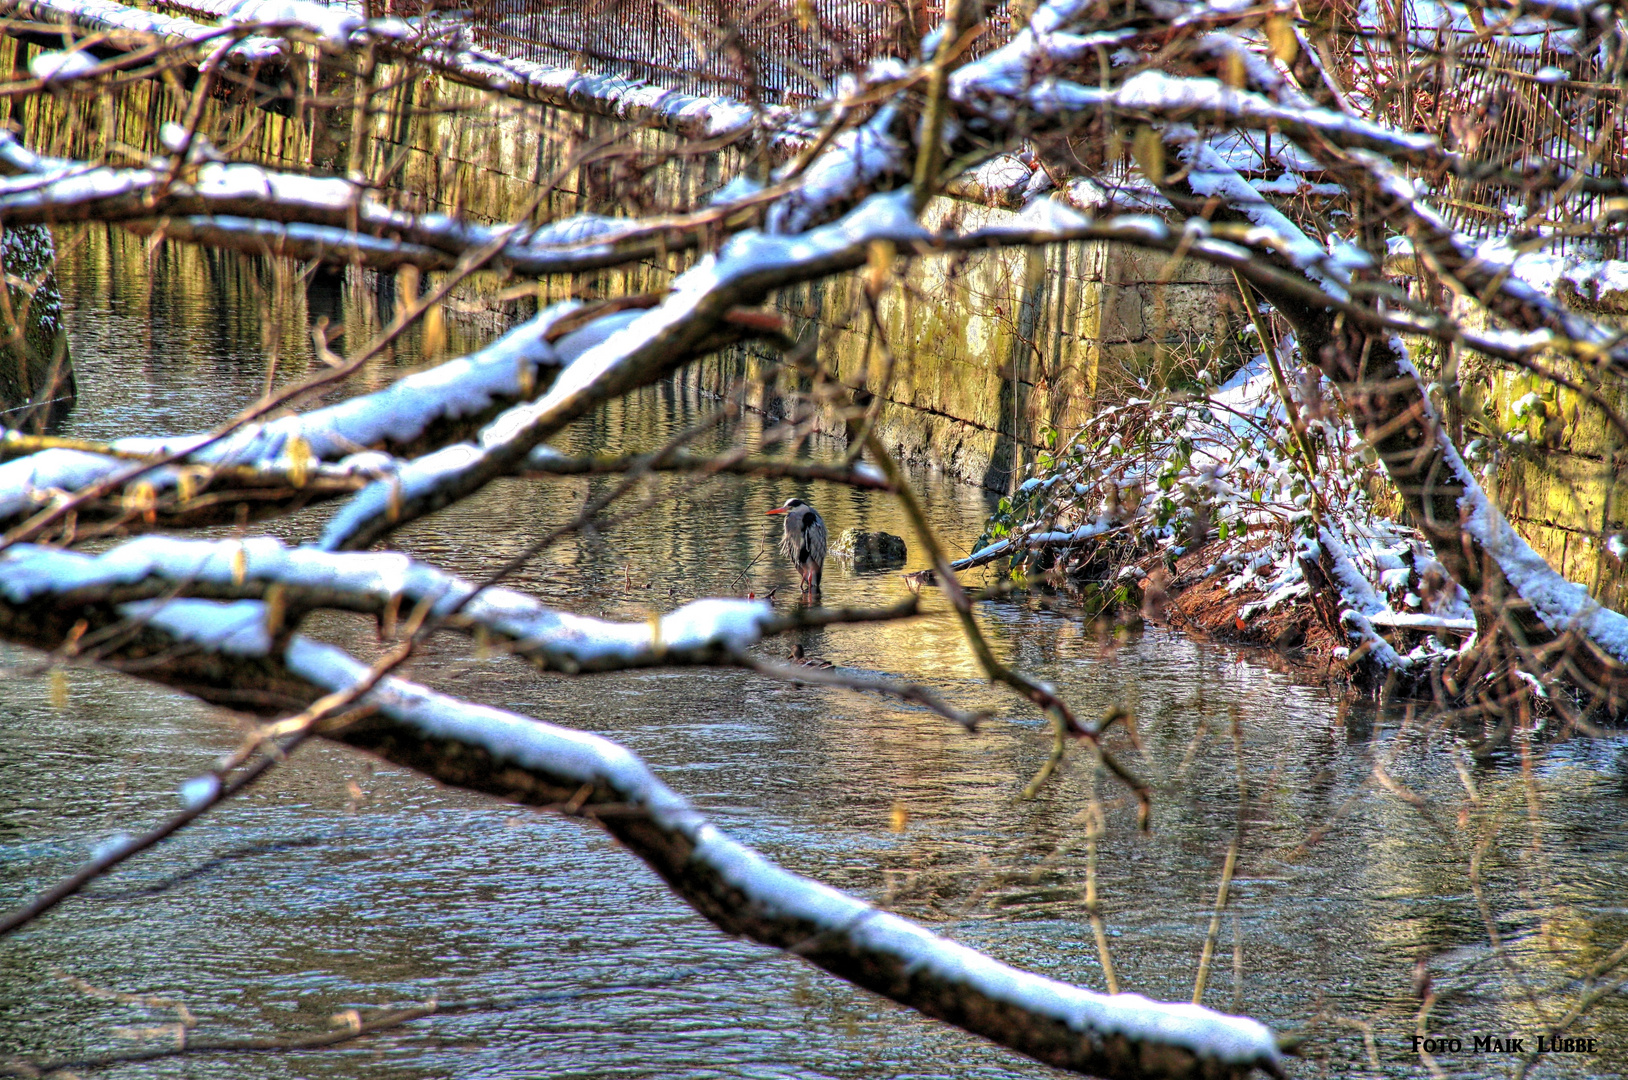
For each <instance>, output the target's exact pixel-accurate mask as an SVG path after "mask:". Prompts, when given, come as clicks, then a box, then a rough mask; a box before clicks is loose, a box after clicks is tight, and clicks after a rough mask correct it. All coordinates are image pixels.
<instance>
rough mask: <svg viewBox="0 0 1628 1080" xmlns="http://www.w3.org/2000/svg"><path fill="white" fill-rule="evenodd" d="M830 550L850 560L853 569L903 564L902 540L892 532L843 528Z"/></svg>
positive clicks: (869, 568)
mask: <svg viewBox="0 0 1628 1080" xmlns="http://www.w3.org/2000/svg"><path fill="white" fill-rule="evenodd" d="M831 552H832V554H834V555H838V556H841V557H842V558H844V559H847V560H849V561H850V562H852V563H853V564H854V569H855V570H880V569H882V568H883V567H888V566H903V565H904V555H905V551H904V540H903V539H902V538H901V537H897V536H894V535H893V534H892V533H886V532H866V531H865V530H863V529H844V530H842V535H840V536H838V537H837V542H836V544H835V545H833V546H832V548H831Z"/></svg>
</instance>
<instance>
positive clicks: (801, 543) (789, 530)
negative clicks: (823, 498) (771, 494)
mask: <svg viewBox="0 0 1628 1080" xmlns="http://www.w3.org/2000/svg"><path fill="white" fill-rule="evenodd" d="M769 513H770V514H771V515H774V514H784V515H785V518H786V521H785V530H784V532H783V533H782V535H781V537H780V550H781V551H782V552H784V553H785V555H786V558H788V559H790V560H791V561H792V564H793V565H795V566H796V567H797V574H798V576H799V577H801V578H802V581H803V596H804V597H805V598H807V599H811V600H814V601H816V602H818V600H819V598H820V578H821V577H822V576H823V575H824V573H825V552H826V546H827V542H828V537H827V535H826V531H825V519H824V518H822V517H820V512H819V511H818V510H816V509H814V508H813V507H812V506H810V505H808V503H806V502H804V501H803V500H802V499H797V498H791V499H787V500H786V501H785V504H784V505H782V506H778V507H776V508H775V509H773V510H770V511H769Z"/></svg>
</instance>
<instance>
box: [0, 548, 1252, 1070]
mask: <svg viewBox="0 0 1628 1080" xmlns="http://www.w3.org/2000/svg"><path fill="white" fill-rule="evenodd" d="M4 559H5V561H4V570H5V572H4V573H3V574H0V634H4V636H6V637H8V638H10V639H11V640H14V641H18V640H20V641H25V642H27V643H29V644H32V645H35V646H37V647H44V648H56V647H60V646H61V645H62V644H64V643H65V641H67V640H72V638H70V637H69V635H70V634H74V633H75V632H74V631H72V630H71V629H70V624H71V623H72V622H73V621H74V620H75V619H77V618H80V617H81V613H83V612H94V613H95V614H97V615H98V617H99V618H100V619H102V620H103V621H105V620H107V619H109V618H123V619H130V620H134V623H135V625H137V626H139V627H140V630H141V632H140V634H139V635H138V634H127V635H125V636H124V638H123V639H122V644H121V645H120V646H119V650H117V651H116V652H115V654H114V655H110V656H106V657H104V661H105V662H108V663H112V664H114V665H115V666H117V665H118V664H119V663H120V662H121V659H122V658H123V657H124V656H125V655H129V656H132V657H135V656H140V657H145V658H146V660H145V661H144V663H143V664H142V667H141V670H142V673H143V675H144V677H147V678H150V679H159V680H161V681H165V682H169V683H171V684H172V685H178V686H182V687H183V688H186V689H189V690H192V691H193V692H196V693H199V694H200V695H201V696H204V697H206V698H207V699H209V700H214V701H222V702H225V703H229V704H234V705H239V706H243V705H245V704H248V705H250V706H251V707H258V708H261V709H265V708H266V707H268V706H271V705H274V704H283V705H285V706H286V705H287V704H291V703H295V702H304V703H308V702H310V701H313V700H315V699H316V698H318V697H320V696H321V695H323V694H325V693H338V692H343V691H345V690H346V689H348V688H349V687H351V686H353V685H355V684H357V683H358V682H360V681H361V680H363V679H366V678H368V677H369V675H370V672H369V669H368V668H367V666H366V665H364V664H362V663H360V662H359V661H357V660H355V659H353V658H352V657H350V656H349V655H348V654H346V653H345V652H343V651H342V650H340V649H337V648H335V647H333V646H330V645H324V644H319V643H317V642H314V641H311V640H309V639H306V638H304V637H301V636H299V635H292V636H287V637H284V636H282V635H280V634H279V633H278V632H277V627H276V625H275V619H274V618H273V613H272V610H271V608H272V606H273V605H271V604H270V603H263V602H259V601H252V600H240V601H237V602H233V603H215V602H211V601H206V600H196V599H145V600H127V601H124V602H110V601H107V600H106V599H105V596H106V594H105V593H99V594H98V595H99V596H101V597H102V599H99V600H97V601H95V602H87V603H85V604H84V606H82V607H79V608H74V607H73V606H71V604H72V602H73V600H74V599H75V598H76V597H77V598H80V599H81V600H84V599H86V598H87V597H88V596H89V595H90V594H89V593H88V592H87V590H102V589H107V588H109V587H113V586H116V585H118V584H120V583H127V582H129V581H131V580H145V579H146V578H147V577H148V576H150V575H153V574H155V573H156V574H157V575H158V576H160V577H165V578H168V579H170V580H172V581H174V580H180V579H186V580H190V581H192V582H195V583H198V582H205V581H207V582H213V583H217V584H230V583H231V582H232V581H233V580H234V579H235V580H240V581H247V580H249V575H251V574H252V575H256V579H257V580H260V581H273V580H275V581H276V582H278V583H281V584H283V585H284V586H285V587H288V588H293V587H297V586H298V587H308V588H322V587H327V588H354V589H355V590H357V592H358V593H359V594H362V593H367V594H371V595H373V596H374V597H377V598H381V599H382V598H385V597H388V596H405V595H409V594H412V593H424V594H425V595H426V596H428V597H432V598H435V599H432V600H431V602H432V603H435V604H437V605H438V606H439V605H447V606H451V605H452V604H455V603H456V602H457V600H456V599H454V597H459V596H460V590H461V589H467V586H466V585H462V584H461V583H459V584H454V583H453V582H451V581H450V579H446V578H445V577H444V576H439V575H437V574H436V573H435V572H434V571H431V570H429V569H428V568H424V567H419V566H415V565H414V564H412V563H410V562H409V561H408V560H406V559H405V558H403V557H401V556H370V555H346V556H335V555H325V554H321V553H316V552H309V551H305V552H302V551H298V550H290V549H286V548H282V547H281V546H279V545H277V544H275V543H274V542H271V541H254V542H251V543H249V544H246V545H239V544H238V543H237V542H235V541H226V542H222V543H219V544H197V543H192V544H177V543H176V542H175V541H168V540H141V541H134V542H132V543H129V544H126V545H123V546H122V548H120V549H117V550H116V551H115V552H111V553H109V554H107V555H104V556H101V557H96V558H92V557H89V556H84V555H80V554H76V553H70V552H61V551H51V550H46V549H39V548H20V549H13V550H12V551H11V552H9V553H7V554H6V556H5V557H4ZM437 590H440V591H439V592H438V591H437ZM46 599H51V600H56V601H60V603H51V604H42V603H41V601H42V600H46ZM64 605H68V606H66V607H64ZM468 606H469V608H470V609H472V610H477V611H483V612H485V613H486V616H487V618H488V619H489V620H490V621H493V622H501V621H504V620H508V621H509V624H510V625H511V627H512V628H513V629H515V630H517V631H519V630H522V629H529V630H531V631H534V632H535V633H534V634H533V640H547V641H549V642H550V647H551V648H554V649H556V650H559V655H561V656H564V655H569V656H571V657H572V658H573V659H574V660H575V661H576V662H579V663H581V664H582V665H583V666H584V667H589V666H593V665H595V664H600V663H607V662H612V663H626V662H629V661H636V660H638V659H640V658H642V657H647V656H649V655H651V650H656V651H658V652H659V651H660V650H662V649H665V650H666V651H667V652H668V653H669V654H670V655H672V656H675V657H676V656H681V655H683V654H685V652H686V651H691V650H704V649H711V648H715V647H718V646H719V645H720V644H725V645H727V646H728V647H729V648H734V649H741V648H744V647H745V646H747V645H749V644H750V643H751V642H753V641H755V640H756V639H757V637H758V636H759V635H760V634H761V632H762V630H763V629H764V627H765V626H766V624H767V622H768V619H769V611H768V608H767V605H764V604H760V603H753V602H747V601H717V600H715V601H703V602H700V603H698V604H692V605H689V606H688V607H686V608H683V609H680V610H679V611H677V612H674V613H672V614H671V615H669V616H667V617H666V618H664V619H663V620H662V622H661V624H660V625H659V628H657V627H653V626H652V625H650V624H640V625H638V626H636V627H631V628H630V627H627V626H618V625H617V624H610V623H604V622H601V621H599V620H591V619H574V618H571V617H567V616H561V615H559V614H558V613H549V612H539V611H538V610H536V609H535V608H534V607H531V606H528V603H527V602H525V601H524V598H520V597H518V596H517V595H516V594H508V593H504V592H501V591H491V592H488V593H486V594H483V595H482V596H480V597H477V598H476V599H475V600H473V601H472V602H470V604H469V605H468ZM48 610H50V611H56V612H59V613H60V614H58V615H53V616H50V617H43V618H42V617H41V613H43V612H45V611H48ZM82 632H83V627H81V628H80V631H79V633H82ZM658 639H659V640H658ZM155 657H156V658H157V660H156V661H155V659H154V658H155ZM362 703H363V704H364V705H366V706H369V707H371V708H372V709H373V710H375V711H374V712H373V713H372V715H370V716H365V717H363V718H362V719H359V720H355V721H352V722H350V723H348V724H347V725H345V726H343V727H340V728H338V729H336V730H332V731H330V732H329V733H328V734H329V737H331V738H334V739H337V740H339V741H342V742H345V743H348V744H350V745H352V746H356V747H358V748H360V749H363V750H367V751H369V752H372V753H375V754H378V755H379V756H381V757H383V758H385V759H387V760H389V761H392V762H394V763H396V764H400V765H404V766H407V767H409V768H413V769H416V770H418V771H420V772H423V773H425V774H426V775H429V776H431V777H433V778H435V779H437V780H440V781H442V782H444V783H449V784H454V785H457V786H460V787H464V788H468V789H471V790H475V791H483V792H486V793H489V794H493V795H496V796H498V797H500V798H505V799H509V800H511V801H515V802H520V803H525V804H530V805H536V806H544V807H552V808H561V807H569V809H570V810H571V812H573V813H577V814H579V815H581V816H583V817H586V818H588V819H590V820H593V821H595V822H597V823H598V824H600V825H601V826H602V827H603V828H605V829H606V830H607V831H609V832H610V833H611V834H612V835H614V836H615V837H616V838H617V839H618V840H620V841H621V842H622V843H623V845H624V846H626V847H627V848H628V849H629V850H631V851H633V852H634V853H635V854H636V855H638V856H639V857H640V858H642V859H643V860H645V862H646V863H648V864H649V865H650V866H651V868H652V869H654V870H655V871H656V872H657V873H658V874H660V875H661V876H662V877H663V879H664V880H666V881H667V883H668V884H669V885H670V886H671V887H672V888H673V889H674V890H675V891H676V892H677V893H678V894H679V895H680V896H682V897H683V898H684V899H685V900H686V901H688V902H689V903H690V904H691V905H692V906H694V907H695V908H696V910H697V911H699V912H700V913H701V914H703V915H705V916H706V917H707V918H709V919H711V920H712V921H713V922H715V923H717V924H718V925H719V926H720V927H721V928H722V929H724V930H726V931H728V932H730V933H737V934H742V935H745V936H748V937H750V938H752V939H753V940H756V941H759V942H762V943H764V944H767V945H771V946H774V947H776V948H781V949H786V950H790V951H794V952H795V953H796V955H798V956H800V957H802V958H803V959H805V960H808V961H809V962H811V963H813V964H816V965H818V966H820V967H822V968H824V969H826V970H827V971H830V972H832V973H833V974H836V975H838V976H839V977H842V978H845V979H848V980H849V981H851V982H854V983H856V984H857V985H860V986H863V987H865V988H867V989H871V990H874V991H876V992H877V993H880V994H883V995H885V996H888V997H891V998H893V999H894V1000H896V1001H899V1002H901V1003H903V1004H905V1005H908V1006H911V1007H913V1008H916V1009H919V1010H920V1011H922V1012H924V1013H926V1014H928V1015H930V1016H935V1017H939V1018H941V1019H944V1020H947V1021H949V1022H951V1023H955V1024H958V1025H960V1026H961V1027H964V1028H966V1029H967V1030H969V1031H972V1032H974V1033H977V1034H980V1035H984V1036H985V1037H988V1038H990V1039H992V1040H994V1041H996V1042H998V1043H1000V1044H1002V1045H1005V1046H1008V1047H1010V1048H1012V1049H1014V1050H1017V1051H1018V1052H1020V1053H1024V1054H1028V1055H1029V1056H1031V1057H1034V1058H1036V1059H1038V1060H1041V1061H1045V1062H1047V1063H1050V1064H1053V1065H1057V1066H1060V1067H1064V1068H1070V1069H1074V1070H1076V1071H1081V1072H1089V1073H1091V1074H1093V1075H1099V1076H1109V1077H1138V1078H1145V1077H1187V1076H1193V1077H1197V1076H1205V1077H1211V1076H1243V1075H1246V1074H1248V1073H1249V1072H1251V1071H1252V1070H1255V1069H1264V1070H1266V1071H1269V1072H1272V1073H1274V1074H1276V1073H1278V1072H1279V1071H1280V1066H1279V1061H1280V1058H1279V1054H1278V1050H1277V1046H1276V1041H1275V1038H1274V1036H1273V1034H1272V1032H1271V1031H1270V1030H1268V1029H1267V1028H1265V1027H1264V1026H1262V1025H1260V1024H1258V1023H1256V1022H1255V1021H1252V1020H1247V1019H1244V1018H1240V1017H1228V1016H1223V1015H1221V1014H1218V1013H1215V1012H1212V1011H1210V1010H1208V1009H1204V1008H1201V1007H1199V1006H1195V1005H1165V1004H1159V1003H1156V1002H1152V1001H1149V1000H1147V999H1146V998H1143V997H1140V996H1139V995H1129V994H1122V995H1111V996H1110V995H1102V994H1097V993H1092V992H1090V991H1086V990H1082V989H1080V988H1077V987H1073V986H1069V985H1067V984H1065V983H1060V982H1057V981H1055V980H1051V979H1046V978H1043V977H1041V976H1037V975H1033V974H1030V973H1027V972H1023V971H1019V970H1017V969H1015V968H1011V967H1008V966H1006V965H1004V964H1001V963H999V962H998V961H996V960H993V959H991V958H989V957H987V956H985V955H983V954H981V953H978V952H976V951H974V950H972V949H969V948H966V947H965V946H962V945H958V944H955V943H952V942H949V941H946V940H944V939H942V938H938V937H936V936H934V935H932V934H931V933H929V932H928V931H927V930H925V929H923V928H921V927H919V926H917V925H915V924H913V923H910V922H908V921H906V920H903V919H900V918H898V917H896V916H893V915H890V914H887V913H886V912H883V911H879V910H878V909H876V908H874V907H871V906H870V905H868V904H866V903H864V902H863V901H861V900H858V899H855V898H853V897H850V896H847V895H845V894H843V893H840V892H837V891H835V890H832V889H829V888H826V887H825V886H822V885H819V884H817V883H815V882H812V881H809V880H807V879H805V878H801V877H798V876H797V875H794V874H791V873H789V872H787V871H785V870H783V869H781V868H779V867H777V866H775V865H774V864H772V863H770V862H768V861H767V860H765V859H764V858H763V857H762V856H761V855H759V854H757V853H756V852H754V851H752V850H751V849H750V848H747V847H745V846H743V845H741V844H738V843H736V842H735V841H733V840H730V839H729V838H728V837H727V836H725V835H723V834H722V833H720V832H719V831H718V830H717V829H715V828H714V827H713V826H711V825H710V824H709V823H708V822H707V821H706V820H705V818H704V817H703V816H702V815H701V814H700V813H699V812H698V811H697V810H695V808H694V807H692V806H691V805H690V804H689V803H688V802H687V801H685V800H684V799H683V798H682V797H680V796H679V795H677V794H676V793H675V792H673V791H672V790H671V789H670V788H668V787H667V786H666V785H664V784H662V783H661V781H660V780H658V779H657V778H656V777H655V776H654V775H653V774H652V773H651V772H650V771H649V769H648V768H647V767H646V766H645V765H644V763H643V762H642V761H640V760H639V759H638V758H637V757H636V756H635V755H633V754H632V753H630V752H629V751H627V750H626V749H625V748H623V747H621V746H619V745H617V744H615V743H612V742H609V741H607V740H605V739H601V738H598V737H597V736H593V735H589V734H585V733H582V732H579V731H574V730H570V729H566V728H560V727H555V726H554V725H551V724H548V723H545V722H542V721H540V720H536V719H533V718H531V717H524V716H519V715H516V714H513V713H507V712H503V711H501V710H498V709H493V708H489V707H486V706H480V705H474V704H470V703H467V702H463V701H459V700H457V699H454V698H450V697H447V696H445V695H441V694H437V693H434V692H432V691H429V690H426V689H424V688H422V687H419V686H416V685H414V684H413V683H410V682H407V681H405V680H402V679H399V678H394V677H387V678H385V679H383V680H382V681H381V682H379V683H378V684H377V685H376V687H375V688H374V689H373V690H372V691H371V692H370V693H368V694H367V695H366V697H364V698H363V699H362Z"/></svg>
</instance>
